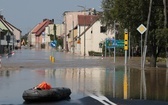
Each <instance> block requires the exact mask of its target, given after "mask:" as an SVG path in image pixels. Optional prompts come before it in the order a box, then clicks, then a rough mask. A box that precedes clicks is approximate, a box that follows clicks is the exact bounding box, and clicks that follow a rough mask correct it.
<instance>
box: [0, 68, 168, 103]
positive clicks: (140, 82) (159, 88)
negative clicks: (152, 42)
mask: <svg viewBox="0 0 168 105" xmlns="http://www.w3.org/2000/svg"><path fill="white" fill-rule="evenodd" d="M42 81H47V82H49V83H50V84H52V86H53V87H57V86H64V87H69V88H70V89H71V90H72V95H71V99H79V98H82V97H84V96H87V95H88V93H91V94H94V93H95V94H102V95H105V96H108V97H112V98H121V99H148V100H162V101H168V69H167V70H138V69H132V68H128V67H127V66H120V67H113V68H65V69H64V68H62V69H45V70H41V69H40V70H39V69H35V70H29V69H25V68H22V70H20V71H0V84H1V85H0V90H1V91H0V103H3V104H5V103H8V104H9V103H10V104H11V103H12V104H13V103H17V104H18V103H21V102H23V99H22V98H21V94H22V92H23V91H24V90H25V89H28V88H31V87H33V86H35V85H37V84H38V83H40V82H42Z"/></svg>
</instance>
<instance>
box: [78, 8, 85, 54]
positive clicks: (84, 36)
mask: <svg viewBox="0 0 168 105" xmlns="http://www.w3.org/2000/svg"><path fill="white" fill-rule="evenodd" d="M78 7H81V8H83V9H84V31H85V25H86V16H85V12H86V8H85V7H84V6H80V5H78ZM84 56H86V32H84Z"/></svg>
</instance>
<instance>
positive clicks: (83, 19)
mask: <svg viewBox="0 0 168 105" xmlns="http://www.w3.org/2000/svg"><path fill="white" fill-rule="evenodd" d="M97 19H99V16H98V15H78V24H79V25H86V26H88V25H90V24H92V23H93V22H95V21H97Z"/></svg>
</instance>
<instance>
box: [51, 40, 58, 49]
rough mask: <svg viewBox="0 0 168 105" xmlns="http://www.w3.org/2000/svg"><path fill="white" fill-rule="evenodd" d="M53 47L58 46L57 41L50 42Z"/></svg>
mask: <svg viewBox="0 0 168 105" xmlns="http://www.w3.org/2000/svg"><path fill="white" fill-rule="evenodd" d="M50 45H51V47H53V48H55V47H56V46H57V41H56V40H54V41H52V42H51V43H50Z"/></svg>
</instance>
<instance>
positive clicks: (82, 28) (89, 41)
mask: <svg viewBox="0 0 168 105" xmlns="http://www.w3.org/2000/svg"><path fill="white" fill-rule="evenodd" d="M90 12H91V11H84V12H83V11H82V13H81V12H79V13H78V14H77V13H76V15H74V17H75V16H77V17H76V18H74V19H76V20H70V19H71V18H70V17H69V15H70V16H71V14H70V13H66V15H67V16H66V15H64V18H65V19H64V21H65V23H66V24H65V26H66V29H67V30H66V31H67V32H65V33H66V38H65V39H66V43H67V45H66V47H67V51H70V52H72V53H75V54H79V55H82V56H88V55H89V51H95V52H102V48H99V43H101V42H102V41H104V40H105V39H106V38H108V37H110V38H112V37H114V36H112V34H111V33H110V32H109V33H107V32H106V27H104V26H103V25H102V24H101V22H100V15H97V14H92V13H90ZM67 17H69V18H68V21H66V19H67ZM72 19H73V18H72ZM69 21H70V22H69Z"/></svg>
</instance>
